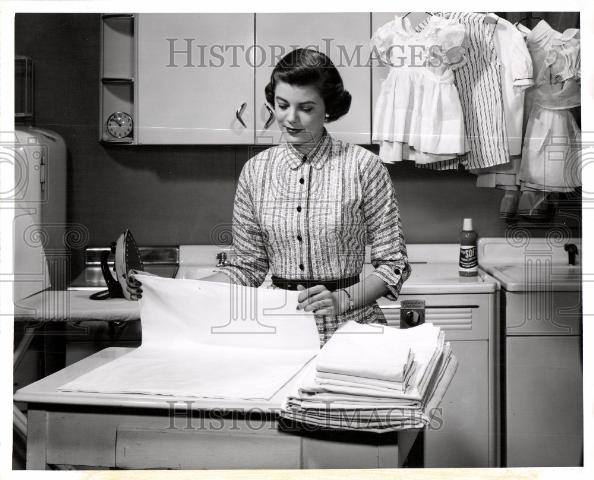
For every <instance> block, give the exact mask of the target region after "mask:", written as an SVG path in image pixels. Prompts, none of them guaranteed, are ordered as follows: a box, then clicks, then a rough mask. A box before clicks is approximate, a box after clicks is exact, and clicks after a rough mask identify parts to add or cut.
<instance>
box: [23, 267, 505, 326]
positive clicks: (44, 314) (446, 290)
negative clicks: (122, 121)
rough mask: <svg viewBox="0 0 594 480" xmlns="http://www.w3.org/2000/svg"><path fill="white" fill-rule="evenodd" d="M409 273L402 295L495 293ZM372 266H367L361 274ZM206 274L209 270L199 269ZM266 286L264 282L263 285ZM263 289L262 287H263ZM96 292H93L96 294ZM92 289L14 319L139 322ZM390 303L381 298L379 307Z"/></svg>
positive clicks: (427, 273)
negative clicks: (92, 295)
mask: <svg viewBox="0 0 594 480" xmlns="http://www.w3.org/2000/svg"><path fill="white" fill-rule="evenodd" d="M411 267H412V274H411V276H410V278H409V279H408V280H407V281H406V282H405V283H404V285H403V286H402V290H401V291H400V294H401V295H408V296H410V295H432V294H464V295H467V294H479V293H491V292H495V291H496V290H497V288H498V286H497V282H496V281H495V280H494V279H493V278H492V277H490V276H489V275H487V274H485V273H484V272H479V275H478V276H477V277H460V276H459V275H458V265H457V264H455V263H416V264H415V263H413V264H412V265H411ZM371 269H373V267H372V266H371V265H368V264H366V265H365V268H364V270H363V274H364V275H365V274H367V273H368V272H369V271H370V270H371ZM198 270H200V273H201V274H202V275H204V272H207V273H209V272H210V268H199V269H198ZM264 285H266V282H265V284H264ZM264 288H265V287H264ZM98 290H100V289H97V290H95V291H98ZM92 293H94V291H93V290H88V289H86V290H67V291H62V290H45V291H43V292H40V293H37V294H35V295H32V296H31V297H29V298H27V299H25V300H21V301H19V302H17V304H16V305H15V320H16V321H26V322H35V321H39V322H56V321H57V322H60V321H61V322H64V321H67V322H68V321H70V322H78V321H89V320H106V321H122V322H128V321H133V320H139V319H140V311H139V306H138V303H137V302H135V301H129V300H125V299H123V298H110V299H107V300H91V299H90V298H89V296H90V295H91V294H92ZM392 303H393V302H391V301H389V300H387V299H385V298H382V299H380V304H385V305H390V304H392Z"/></svg>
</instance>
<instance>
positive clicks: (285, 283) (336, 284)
mask: <svg viewBox="0 0 594 480" xmlns="http://www.w3.org/2000/svg"><path fill="white" fill-rule="evenodd" d="M358 282H359V275H353V276H352V277H347V278H338V279H336V280H287V279H286V278H280V277H275V276H274V275H273V276H272V284H273V285H274V286H275V287H278V288H282V289H284V290H297V285H303V286H304V287H305V288H310V287H313V286H314V285H324V287H326V288H327V289H328V290H330V291H331V292H333V291H335V290H340V289H341V288H347V287H350V286H351V285H354V284H355V283H358Z"/></svg>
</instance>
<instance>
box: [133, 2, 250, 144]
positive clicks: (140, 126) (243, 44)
mask: <svg viewBox="0 0 594 480" xmlns="http://www.w3.org/2000/svg"><path fill="white" fill-rule="evenodd" d="M136 36H137V48H138V63H137V73H138V78H137V81H136V85H137V92H136V103H137V105H138V109H137V134H138V143H139V144H212V143H220V144H250V143H253V139H254V129H253V125H254V114H253V111H254V110H253V106H254V69H253V66H252V64H251V62H249V61H247V60H246V58H245V55H240V54H238V55H237V59H236V61H234V59H233V52H234V51H235V52H237V51H244V52H247V54H248V55H249V51H248V50H247V47H249V46H251V45H253V43H254V15H253V14H249V13H226V14H139V15H137V22H136ZM234 49H235V50H234ZM236 113H237V115H236ZM242 122H243V123H242Z"/></svg>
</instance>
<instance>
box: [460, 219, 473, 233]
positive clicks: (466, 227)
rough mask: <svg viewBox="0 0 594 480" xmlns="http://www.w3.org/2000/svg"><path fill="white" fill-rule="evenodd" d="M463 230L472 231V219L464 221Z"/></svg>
mask: <svg viewBox="0 0 594 480" xmlns="http://www.w3.org/2000/svg"><path fill="white" fill-rule="evenodd" d="M462 230H466V231H470V230H472V218H465V219H464V224H463V225H462Z"/></svg>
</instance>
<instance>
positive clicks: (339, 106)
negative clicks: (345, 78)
mask: <svg viewBox="0 0 594 480" xmlns="http://www.w3.org/2000/svg"><path fill="white" fill-rule="evenodd" d="M278 82H285V83H288V84H290V85H299V86H304V85H314V86H315V87H316V88H317V89H318V91H319V92H320V95H321V97H322V98H323V99H324V105H325V107H326V114H327V121H328V122H333V121H334V120H338V119H339V118H340V117H342V116H343V115H345V114H346V113H347V112H348V111H349V108H350V107H351V94H350V93H349V92H348V91H346V90H345V89H344V85H343V83H342V78H341V77H340V73H338V70H337V69H336V67H335V66H334V64H333V63H332V60H330V59H329V58H328V57H327V56H326V55H324V54H323V53H321V52H318V51H317V50H313V49H310V48H298V49H296V50H293V51H292V52H289V53H288V54H287V55H285V56H284V57H283V58H282V59H281V60H280V61H279V62H278V63H277V64H276V66H275V67H274V70H273V71H272V75H271V76H270V83H269V84H268V85H266V88H265V89H264V92H265V94H266V100H267V101H268V103H269V104H270V105H273V106H274V91H275V89H276V84H277V83H278Z"/></svg>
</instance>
